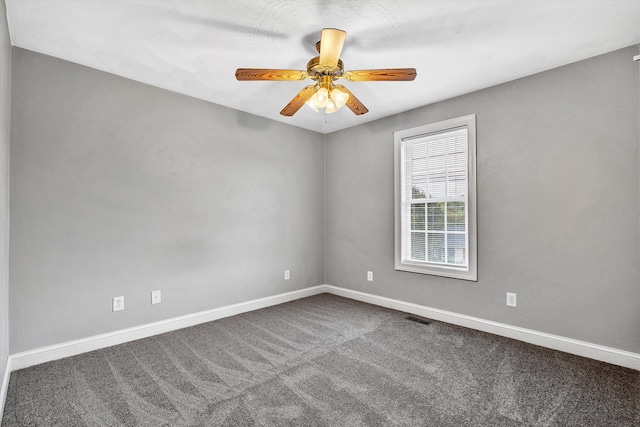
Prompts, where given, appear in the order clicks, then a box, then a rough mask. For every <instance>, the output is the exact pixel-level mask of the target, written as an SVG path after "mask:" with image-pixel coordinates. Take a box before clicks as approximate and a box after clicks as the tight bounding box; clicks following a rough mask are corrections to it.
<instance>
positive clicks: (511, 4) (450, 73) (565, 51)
mask: <svg viewBox="0 0 640 427" xmlns="http://www.w3.org/2000/svg"><path fill="white" fill-rule="evenodd" d="M6 4H7V15H8V21H9V31H10V35H11V40H12V43H13V45H15V46H19V47H22V48H25V49H30V50H33V51H36V52H41V53H45V54H47V55H52V56H55V57H59V58H62V59H65V60H68V61H72V62H76V63H79V64H83V65H87V66H89V67H93V68H97V69H99V70H103V71H107V72H110V73H113V74H117V75H120V76H123V77H127V78H130V79H133V80H137V81H140V82H144V83H148V84H150V85H154V86H158V87H161V88H165V89H169V90H172V91H175V92H179V93H183V94H186V95H190V96H193V97H196V98H200V99H204V100H207V101H211V102H214V103H216V104H221V105H225V106H227V107H231V108H235V109H238V110H242V111H246V112H249V113H253V114H256V115H259V116H263V117H267V118H269V119H273V120H277V121H280V122H283V123H288V124H291V125H294V126H299V127H302V128H306V129H311V130H314V131H317V132H321V133H329V132H333V131H336V130H340V129H344V128H347V127H350V126H355V125H358V124H361V123H365V122H368V121H371V120H375V119H379V118H381V117H386V116H389V115H392V114H396V113H400V112H402V111H406V110H410V109H413V108H416V107H419V106H422V105H427V104H431V103H433V102H436V101H440V100H443V99H447V98H451V97H454V96H457V95H461V94H464V93H469V92H472V91H475V90H479V89H482V88H485V87H489V86H493V85H496V84H499V83H502V82H506V81H509V80H513V79H517V78H519V77H523V76H527V75H531V74H534V73H537V72H540V71H543V70H547V69H550V68H554V67H558V66H561V65H564V64H568V63H571V62H575V61H579V60H581V59H585V58H589V57H592V56H595V55H599V54H602V53H605V52H609V51H612V50H616V49H619V48H622V47H626V46H630V45H632V44H637V43H640V0H605V1H591V0H581V1H580V0H571V1H562V0H546V1H544V0H536V1H525V0H519V1H517V0H506V1H505V0H499V1H484V0H475V1H451V0H446V1H418V0H410V1H399V0H377V1H372V0H368V1H364V0H351V1H347V0H342V1H340V0H280V1H273V0H209V1H206V0H189V1H186V0H164V1H161V0H127V1H124V0H120V1H118V0H87V1H80V0H6ZM325 27H332V28H339V29H342V30H345V31H346V32H347V38H346V42H345V46H344V49H343V52H342V55H341V58H342V60H343V61H344V64H345V69H346V70H352V69H367V68H399V67H414V68H416V69H417V73H418V76H417V78H416V80H415V81H413V82H353V83H350V82H346V85H347V86H348V87H349V88H350V89H351V91H352V92H354V94H355V95H356V96H357V97H358V98H359V99H360V100H361V101H362V102H363V103H364V104H365V105H366V106H367V107H368V108H369V113H367V114H365V115H363V116H355V115H354V114H353V113H352V112H351V111H350V110H349V109H347V108H343V109H341V110H339V111H338V112H336V113H334V114H331V115H326V114H324V113H323V112H320V113H316V112H315V111H313V110H311V109H310V108H308V107H306V106H305V107H303V108H302V109H301V110H300V111H299V112H298V113H297V114H296V115H295V116H293V117H283V116H281V115H280V114H279V112H280V110H281V109H282V107H284V106H285V105H286V104H287V103H288V102H289V100H290V99H291V98H293V96H294V95H295V94H296V93H297V92H298V91H299V90H300V89H301V88H302V87H304V86H306V85H308V84H310V82H311V81H310V80H307V81H302V82H299V81H296V82H267V81H256V82H238V81H236V79H235V77H234V73H235V69H236V68H238V67H248V68H285V69H300V70H303V69H305V68H306V64H307V61H308V60H309V59H311V58H312V57H313V56H316V55H317V53H316V51H315V43H316V41H318V40H319V38H320V31H321V29H322V28H325ZM629 60H630V61H631V58H629Z"/></svg>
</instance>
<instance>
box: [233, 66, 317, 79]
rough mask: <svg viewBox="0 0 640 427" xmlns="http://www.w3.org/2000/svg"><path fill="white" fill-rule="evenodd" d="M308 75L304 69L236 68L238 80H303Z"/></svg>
mask: <svg viewBox="0 0 640 427" xmlns="http://www.w3.org/2000/svg"><path fill="white" fill-rule="evenodd" d="M307 77H309V74H307V72H306V71H299V70H272V69H270V68H238V69H237V70H236V79H238V80H304V79H306V78H307Z"/></svg>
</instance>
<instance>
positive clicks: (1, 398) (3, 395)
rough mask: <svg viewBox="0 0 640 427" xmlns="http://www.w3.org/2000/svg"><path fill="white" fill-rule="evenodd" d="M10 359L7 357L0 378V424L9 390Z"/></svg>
mask: <svg viewBox="0 0 640 427" xmlns="http://www.w3.org/2000/svg"><path fill="white" fill-rule="evenodd" d="M11 370H12V369H11V357H10V356H9V357H7V366H6V368H5V369H4V375H3V376H2V388H0V423H2V414H4V404H5V402H6V400H7V391H8V390H9V377H10V376H11Z"/></svg>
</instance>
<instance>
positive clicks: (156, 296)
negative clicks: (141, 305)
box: [151, 290, 162, 304]
mask: <svg viewBox="0 0 640 427" xmlns="http://www.w3.org/2000/svg"><path fill="white" fill-rule="evenodd" d="M161 302H162V294H161V293H160V290H157V291H151V304H160V303H161Z"/></svg>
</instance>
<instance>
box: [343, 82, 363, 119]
mask: <svg viewBox="0 0 640 427" xmlns="http://www.w3.org/2000/svg"><path fill="white" fill-rule="evenodd" d="M335 88H336V89H340V90H341V91H343V92H345V93H348V94H349V99H348V100H347V103H346V104H345V105H346V106H347V107H349V109H350V110H351V111H353V114H355V115H356V116H360V115H362V114H366V113H368V112H369V109H368V108H367V107H365V106H364V104H363V103H362V102H360V100H359V99H358V98H356V97H355V95H354V94H353V93H351V91H350V90H349V89H347V88H346V87H344V86H342V85H335Z"/></svg>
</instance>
